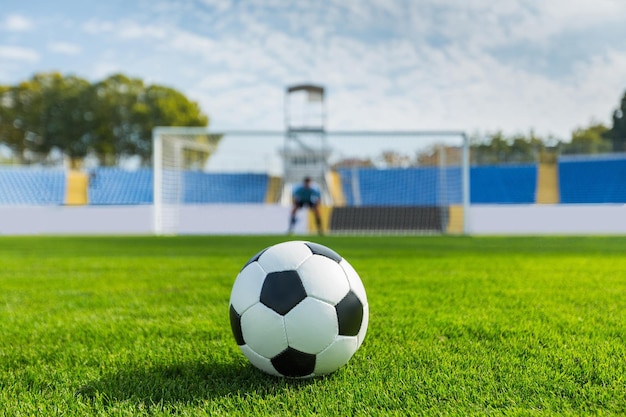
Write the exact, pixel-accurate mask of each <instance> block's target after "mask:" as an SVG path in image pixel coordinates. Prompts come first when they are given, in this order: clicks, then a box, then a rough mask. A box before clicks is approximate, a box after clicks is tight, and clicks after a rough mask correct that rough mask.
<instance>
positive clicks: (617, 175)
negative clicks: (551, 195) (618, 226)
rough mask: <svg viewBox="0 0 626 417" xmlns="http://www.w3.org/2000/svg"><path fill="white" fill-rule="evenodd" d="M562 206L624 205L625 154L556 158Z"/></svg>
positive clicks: (625, 180)
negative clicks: (568, 204)
mask: <svg viewBox="0 0 626 417" xmlns="http://www.w3.org/2000/svg"><path fill="white" fill-rule="evenodd" d="M558 167H559V183H560V193H561V196H560V197H561V203H570V204H580V203H622V204H623V203H626V155H623V154H622V155H603V156H595V157H594V156H577V157H562V158H560V159H559V164H558Z"/></svg>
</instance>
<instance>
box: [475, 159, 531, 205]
mask: <svg viewBox="0 0 626 417" xmlns="http://www.w3.org/2000/svg"><path fill="white" fill-rule="evenodd" d="M536 186H537V165H535V164H515V165H497V166H496V165H493V166H477V167H472V168H471V169H470V202H471V203H472V204H532V203H534V202H535V190H536Z"/></svg>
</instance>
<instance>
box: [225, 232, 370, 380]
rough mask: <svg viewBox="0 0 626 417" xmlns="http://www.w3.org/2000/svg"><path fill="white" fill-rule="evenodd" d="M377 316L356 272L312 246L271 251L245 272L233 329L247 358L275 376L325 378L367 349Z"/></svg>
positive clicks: (235, 294)
mask: <svg viewBox="0 0 626 417" xmlns="http://www.w3.org/2000/svg"><path fill="white" fill-rule="evenodd" d="M368 317H369V309H368V304H367V297H366V294H365V288H364V287H363V283H362V282H361V279H360V278H359V275H358V274H357V272H356V271H355V270H354V268H353V267H352V266H351V265H350V264H349V263H348V262H347V261H346V260H345V259H343V258H342V257H341V256H340V255H339V254H337V253H336V252H335V251H333V250H332V249H329V248H327V247H326V246H322V245H320V244H317V243H312V242H302V241H290V242H283V243H279V244H277V245H274V246H270V247H269V248H266V249H264V250H262V251H261V252H259V253H258V254H256V255H255V256H253V257H252V258H251V259H250V260H249V261H248V263H246V265H245V266H244V267H243V269H242V270H241V272H239V275H237V279H236V280H235V283H234V284H233V289H232V292H231V295H230V324H231V327H232V331H233V335H234V336H235V340H236V341H237V344H238V345H239V347H240V348H241V351H242V352H243V354H244V355H245V356H246V357H247V358H248V360H249V361H250V362H251V363H252V364H253V365H254V366H256V367H257V368H259V369H260V370H262V371H264V372H267V373H269V374H272V375H277V376H284V377H291V378H303V377H312V376H317V375H325V374H329V373H331V372H334V371H336V370H337V369H339V368H340V367H342V366H343V365H345V364H346V363H347V362H348V361H349V360H350V358H351V357H352V355H354V353H355V352H356V351H357V349H358V348H359V347H360V346H361V344H362V343H363V338H364V337H365V333H366V331H367V324H368Z"/></svg>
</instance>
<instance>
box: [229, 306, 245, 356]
mask: <svg viewBox="0 0 626 417" xmlns="http://www.w3.org/2000/svg"><path fill="white" fill-rule="evenodd" d="M230 328H231V329H232V330H233V336H235V341H237V344H238V345H239V346H243V345H245V344H246V342H245V340H243V332H242V331H241V316H240V315H239V313H237V311H236V310H235V307H233V305H232V304H231V305H230Z"/></svg>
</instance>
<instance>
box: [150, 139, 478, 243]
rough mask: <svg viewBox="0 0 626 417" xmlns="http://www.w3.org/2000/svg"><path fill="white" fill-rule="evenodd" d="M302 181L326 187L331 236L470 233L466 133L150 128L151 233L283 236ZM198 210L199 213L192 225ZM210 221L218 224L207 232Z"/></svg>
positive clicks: (308, 222)
mask: <svg viewBox="0 0 626 417" xmlns="http://www.w3.org/2000/svg"><path fill="white" fill-rule="evenodd" d="M304 177H310V178H312V179H313V181H314V182H315V183H316V184H317V185H318V186H319V187H320V189H321V190H322V207H321V213H322V227H323V229H324V230H323V231H324V232H325V233H328V234H355V233H357V234H424V233H428V234H430V233H437V234H441V233H443V234H446V233H450V234H463V233H467V227H468V214H469V142H468V138H467V136H466V135H465V134H464V133H463V132H456V131H430V132H426V131H325V130H319V131H317V130H316V131H315V132H311V131H308V130H307V131H294V130H291V131H284V132H283V131H225V132H210V131H209V130H207V129H204V128H182V127H179V128H172V127H161V128H157V129H155V131H154V231H155V233H157V234H177V233H268V234H272V233H286V232H287V228H288V218H289V210H290V205H291V198H290V196H291V191H292V190H293V188H294V187H295V186H296V185H298V184H299V183H301V182H302V180H303V179H304ZM192 205H193V206H194V207H196V208H197V210H196V211H195V213H200V212H202V213H203V214H201V215H200V216H202V219H201V220H199V221H197V222H196V223H195V224H194V223H193V220H192V219H191V217H192V216H194V215H195V214H193V213H192V212H191V211H190V209H189V208H190V206H192ZM182 213H184V214H182ZM187 213H190V214H187ZM298 216H299V221H298V226H299V229H297V230H296V233H316V232H317V230H316V222H315V221H314V219H313V218H312V215H311V213H309V212H307V211H306V210H303V211H302V212H299V214H298ZM209 219H210V220H211V221H213V223H214V224H217V225H218V226H219V227H217V228H216V227H213V228H211V229H203V226H202V224H208V220H209ZM182 223H187V224H188V225H190V226H186V227H181V224H182ZM228 224H232V227H230V226H227V225H228Z"/></svg>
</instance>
